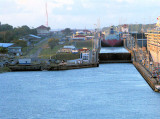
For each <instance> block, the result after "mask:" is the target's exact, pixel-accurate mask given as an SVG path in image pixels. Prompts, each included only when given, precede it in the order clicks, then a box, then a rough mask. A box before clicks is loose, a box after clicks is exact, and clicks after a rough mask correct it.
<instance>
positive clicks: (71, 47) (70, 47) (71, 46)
mask: <svg viewBox="0 0 160 119" xmlns="http://www.w3.org/2000/svg"><path fill="white" fill-rule="evenodd" d="M63 48H67V49H75V48H76V47H75V46H73V45H70V46H64V47H63Z"/></svg>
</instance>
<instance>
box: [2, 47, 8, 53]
mask: <svg viewBox="0 0 160 119" xmlns="http://www.w3.org/2000/svg"><path fill="white" fill-rule="evenodd" d="M7 52H8V49H7V48H4V47H0V53H2V54H6V53H7Z"/></svg>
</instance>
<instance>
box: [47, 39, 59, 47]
mask: <svg viewBox="0 0 160 119" xmlns="http://www.w3.org/2000/svg"><path fill="white" fill-rule="evenodd" d="M58 42H59V39H56V38H51V39H49V40H48V45H49V47H50V48H51V49H53V48H54V47H55V46H56V45H58Z"/></svg>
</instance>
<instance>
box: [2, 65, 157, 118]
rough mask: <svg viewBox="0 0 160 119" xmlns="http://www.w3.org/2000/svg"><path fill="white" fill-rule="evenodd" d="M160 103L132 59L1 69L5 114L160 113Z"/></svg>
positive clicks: (122, 115)
mask: <svg viewBox="0 0 160 119" xmlns="http://www.w3.org/2000/svg"><path fill="white" fill-rule="evenodd" d="M159 107H160V95H159V94H158V93H155V92H153V91H152V89H151V88H150V87H149V86H148V84H147V83H146V82H145V80H144V79H143V78H142V76H141V75H140V74H139V73H138V72H137V70H136V69H135V67H134V66H133V65H132V64H104V65H100V67H99V68H87V69H77V70H68V71H55V72H53V71H43V72H10V73H3V74H0V119H159V118H160V111H159Z"/></svg>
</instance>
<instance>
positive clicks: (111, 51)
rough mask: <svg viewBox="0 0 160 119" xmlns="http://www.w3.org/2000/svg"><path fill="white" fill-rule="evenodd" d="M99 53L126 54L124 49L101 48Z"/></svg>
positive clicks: (126, 51)
mask: <svg viewBox="0 0 160 119" xmlns="http://www.w3.org/2000/svg"><path fill="white" fill-rule="evenodd" d="M100 53H128V50H126V49H125V48H124V47H102V48H101V51H100Z"/></svg>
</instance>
